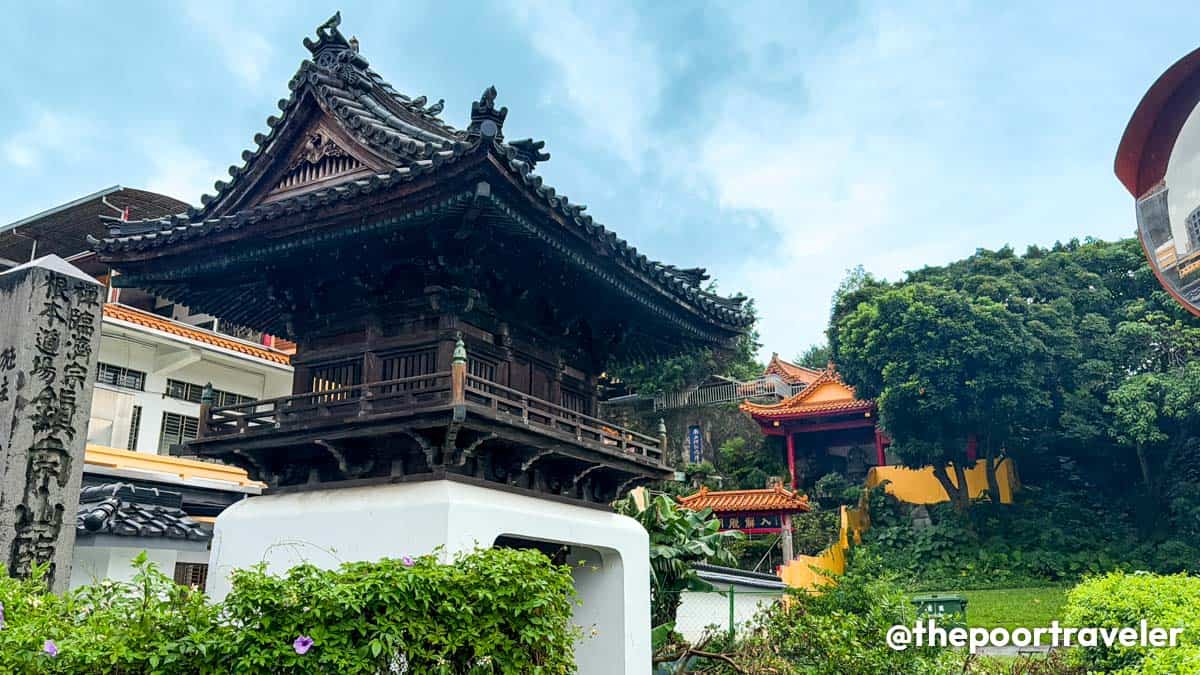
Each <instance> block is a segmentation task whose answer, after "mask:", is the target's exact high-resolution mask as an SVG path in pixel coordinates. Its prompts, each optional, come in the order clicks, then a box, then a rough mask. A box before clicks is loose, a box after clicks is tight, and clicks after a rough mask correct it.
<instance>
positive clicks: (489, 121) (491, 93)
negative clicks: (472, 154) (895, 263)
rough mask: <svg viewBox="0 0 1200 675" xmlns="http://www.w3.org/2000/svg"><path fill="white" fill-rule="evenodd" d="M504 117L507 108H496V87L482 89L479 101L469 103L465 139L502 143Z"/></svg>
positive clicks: (506, 115) (506, 114)
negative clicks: (469, 121)
mask: <svg viewBox="0 0 1200 675" xmlns="http://www.w3.org/2000/svg"><path fill="white" fill-rule="evenodd" d="M506 117H508V108H499V109H497V108H496V87H495V86H491V87H488V88H487V89H484V90H483V94H482V95H481V96H480V97H479V100H478V101H472V102H471V125H470V126H469V127H467V137H468V138H472V139H475V138H487V139H490V140H494V141H496V142H500V141H503V140H504V118H506Z"/></svg>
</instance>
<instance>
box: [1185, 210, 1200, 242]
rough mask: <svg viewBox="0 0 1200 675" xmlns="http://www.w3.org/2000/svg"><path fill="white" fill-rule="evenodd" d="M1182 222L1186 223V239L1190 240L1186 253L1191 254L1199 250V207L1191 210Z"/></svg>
mask: <svg viewBox="0 0 1200 675" xmlns="http://www.w3.org/2000/svg"><path fill="white" fill-rule="evenodd" d="M1184 222H1186V223H1187V233H1188V239H1190V240H1191V241H1189V242H1188V243H1189V244H1191V246H1189V247H1188V251H1187V252H1188V253H1191V252H1192V251H1194V250H1196V249H1198V248H1200V207H1197V208H1195V209H1193V210H1192V212H1191V213H1189V214H1188V217H1187V219H1186V220H1185V221H1184Z"/></svg>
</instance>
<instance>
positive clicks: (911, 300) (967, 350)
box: [835, 283, 1044, 509]
mask: <svg viewBox="0 0 1200 675" xmlns="http://www.w3.org/2000/svg"><path fill="white" fill-rule="evenodd" d="M837 327H838V334H839V335H840V341H839V343H838V344H837V355H836V359H835V360H836V362H837V364H838V368H839V372H840V373H841V374H842V377H843V378H844V379H845V380H846V382H847V383H848V384H851V385H853V386H854V387H856V388H857V390H858V392H859V395H861V396H864V397H867V398H874V399H877V401H878V404H879V414H880V422H881V424H882V425H883V427H884V429H885V430H887V432H888V434H889V435H890V436H891V437H892V439H893V441H894V444H895V445H894V446H893V447H894V449H895V451H896V453H897V454H898V455H899V457H900V458H901V460H902V461H903V462H904V464H905V465H906V466H909V467H912V468H921V467H926V466H932V467H933V472H934V475H935V476H936V477H937V479H938V481H939V482H940V483H941V485H942V487H943V488H944V489H945V490H946V494H947V496H948V497H949V498H950V500H951V502H952V503H953V504H954V505H955V506H956V507H957V508H959V509H965V508H966V507H967V506H968V505H969V503H970V495H969V493H968V491H967V486H966V480H965V476H964V468H965V467H966V466H967V465H968V459H967V457H966V453H965V450H966V447H967V444H968V440H969V438H971V437H972V436H974V437H976V438H978V440H979V445H980V448H981V450H982V452H983V457H982V459H983V461H984V462H985V468H986V470H987V473H988V477H989V487H990V489H991V491H992V495H993V498H995V497H996V496H997V495H998V494H999V490H998V485H997V481H996V478H995V468H996V464H997V462H998V460H999V459H1000V458H1001V457H1002V456H1003V455H1004V453H1005V452H1008V451H1009V450H1010V449H1011V448H1015V447H1016V446H1015V442H1017V441H1020V440H1021V439H1022V437H1023V435H1024V434H1025V432H1026V427H1027V426H1028V425H1029V423H1030V421H1031V420H1032V419H1033V418H1035V417H1036V416H1037V414H1038V413H1039V411H1040V410H1041V409H1042V408H1043V407H1044V403H1043V401H1042V399H1043V393H1042V385H1043V382H1042V379H1041V377H1042V374H1041V373H1039V372H1038V370H1037V368H1036V363H1037V362H1038V361H1039V360H1040V358H1041V356H1040V352H1041V350H1042V346H1041V341H1040V340H1038V339H1037V338H1036V337H1035V336H1033V335H1032V334H1030V331H1028V330H1027V329H1026V326H1025V325H1024V324H1023V323H1022V321H1021V319H1020V317H1019V316H1017V315H1016V314H1014V313H1012V312H1010V311H1008V310H1007V309H1006V308H1005V307H1004V306H1003V305H1001V304H999V303H997V302H995V301H993V300H991V299H989V298H986V297H978V296H976V297H971V296H969V295H968V294H966V293H962V292H959V291H954V290H949V289H945V288H940V287H937V286H934V285H931V284H928V283H911V284H902V285H899V286H896V287H893V288H889V289H886V290H879V291H878V292H876V293H875V294H874V295H873V297H872V298H871V299H869V300H866V301H863V302H861V303H859V304H858V306H857V307H855V309H854V310H853V311H850V312H848V313H844V314H843V315H842V316H841V318H840V320H839V322H838V326H837ZM948 463H952V464H953V467H954V469H955V471H956V474H957V475H956V476H955V480H953V481H952V480H951V478H950V476H949V473H948V471H947V469H946V466H947V464H948Z"/></svg>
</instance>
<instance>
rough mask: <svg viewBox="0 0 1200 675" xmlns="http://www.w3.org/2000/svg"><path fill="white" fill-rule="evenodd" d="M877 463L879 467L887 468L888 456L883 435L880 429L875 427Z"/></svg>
mask: <svg viewBox="0 0 1200 675" xmlns="http://www.w3.org/2000/svg"><path fill="white" fill-rule="evenodd" d="M875 463H876V464H878V465H879V466H887V454H885V453H884V451H883V434H882V433H881V432H880V431H879V427H875Z"/></svg>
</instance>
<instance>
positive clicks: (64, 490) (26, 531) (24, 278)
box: [0, 261, 101, 588]
mask: <svg viewBox="0 0 1200 675" xmlns="http://www.w3.org/2000/svg"><path fill="white" fill-rule="evenodd" d="M58 263H59V264H61V261H58ZM34 265H36V263H35V264H34ZM66 269H69V268H66ZM64 272H65V270H64ZM64 272H60V271H57V269H51V268H50V267H49V266H47V267H38V266H34V267H31V268H28V269H26V270H23V271H21V272H20V273H16V272H10V273H8V274H5V275H3V276H0V291H6V292H5V293H4V294H3V295H0V300H10V302H9V303H0V317H3V318H4V319H6V320H7V321H8V326H7V330H5V331H0V340H2V342H0V415H2V416H6V417H7V418H8V419H9V420H11V421H10V422H7V423H6V426H9V428H8V429H7V431H8V433H7V435H6V437H5V438H4V440H5V441H8V443H7V447H0V453H2V454H3V455H5V457H4V461H5V463H6V464H7V465H8V466H9V467H10V470H9V471H8V473H7V474H6V476H5V479H4V481H5V482H4V484H3V485H0V489H3V490H4V494H5V495H6V496H8V495H11V498H10V499H7V500H6V501H7V505H6V506H4V511H5V512H4V513H3V514H2V515H3V518H2V519H0V524H2V525H3V526H4V529H5V530H7V531H4V532H0V542H2V543H3V544H4V549H6V550H3V553H4V557H5V558H6V563H7V567H8V570H9V573H10V574H12V575H14V576H28V575H29V574H30V572H31V570H32V568H33V566H34V565H46V566H47V580H48V581H49V583H50V584H51V586H52V587H54V586H58V587H60V588H61V587H62V585H63V584H65V582H66V579H64V578H63V576H64V574H69V564H70V559H69V557H66V558H64V556H63V552H62V549H64V548H66V549H67V550H66V555H67V556H69V555H70V551H69V546H70V543H71V541H73V539H74V537H73V535H74V517H75V509H76V508H77V506H78V499H79V497H78V490H79V474H80V472H81V467H82V455H83V444H84V441H85V438H86V435H87V434H86V425H87V422H88V417H89V410H88V409H89V407H90V402H91V380H92V377H91V373H92V371H93V370H94V368H95V363H96V354H95V352H96V349H97V348H98V345H97V343H98V340H99V323H100V310H101V307H100V304H101V303H100V300H101V296H100V289H101V287H100V286H99V285H98V284H97V283H96V282H94V281H92V280H90V279H88V278H86V277H83V276H75V275H70V274H67V273H64ZM10 287H11V288H12V292H7V291H9V289H10ZM22 295H24V297H21V296H22ZM31 299H32V302H30V300H31ZM22 301H23V302H22ZM19 467H24V471H20V470H19ZM18 500H19V501H18ZM10 528H11V529H10Z"/></svg>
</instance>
